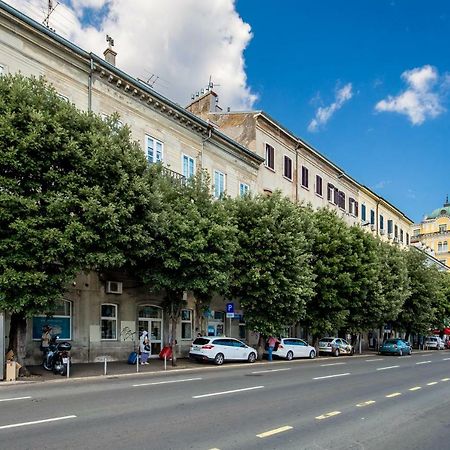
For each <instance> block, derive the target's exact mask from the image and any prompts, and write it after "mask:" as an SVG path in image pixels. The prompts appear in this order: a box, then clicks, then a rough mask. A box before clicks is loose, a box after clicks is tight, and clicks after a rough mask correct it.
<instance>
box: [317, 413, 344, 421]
mask: <svg viewBox="0 0 450 450" xmlns="http://www.w3.org/2000/svg"><path fill="white" fill-rule="evenodd" d="M340 413H341V412H340V411H331V412H329V413H326V414H322V415H321V416H317V417H316V419H317V420H323V419H328V417H333V416H337V415H338V414H340Z"/></svg>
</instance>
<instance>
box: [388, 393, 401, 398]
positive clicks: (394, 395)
mask: <svg viewBox="0 0 450 450" xmlns="http://www.w3.org/2000/svg"><path fill="white" fill-rule="evenodd" d="M399 395H402V393H401V392H394V393H393V394H389V395H386V398H392V397H398V396H399Z"/></svg>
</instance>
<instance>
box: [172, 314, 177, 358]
mask: <svg viewBox="0 0 450 450" xmlns="http://www.w3.org/2000/svg"><path fill="white" fill-rule="evenodd" d="M177 322H178V320H177V319H174V318H172V320H171V334H172V367H176V365H177V340H176V336H177Z"/></svg>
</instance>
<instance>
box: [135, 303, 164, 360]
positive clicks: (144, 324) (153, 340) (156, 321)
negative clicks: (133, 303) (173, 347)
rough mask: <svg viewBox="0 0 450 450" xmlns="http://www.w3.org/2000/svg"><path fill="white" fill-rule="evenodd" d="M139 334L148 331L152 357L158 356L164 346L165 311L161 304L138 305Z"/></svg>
mask: <svg viewBox="0 0 450 450" xmlns="http://www.w3.org/2000/svg"><path fill="white" fill-rule="evenodd" d="M137 315H138V330H139V336H140V335H141V334H142V332H143V331H147V333H148V336H149V339H150V349H151V350H150V358H157V357H158V356H159V353H160V352H161V350H162V347H163V328H162V326H163V312H162V309H161V308H160V307H159V306H154V305H142V306H139V307H138V314H137Z"/></svg>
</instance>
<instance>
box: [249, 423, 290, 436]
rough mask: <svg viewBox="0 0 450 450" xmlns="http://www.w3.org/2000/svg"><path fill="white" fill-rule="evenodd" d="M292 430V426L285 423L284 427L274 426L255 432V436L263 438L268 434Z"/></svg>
mask: <svg viewBox="0 0 450 450" xmlns="http://www.w3.org/2000/svg"><path fill="white" fill-rule="evenodd" d="M289 430H292V427H291V426H289V425H286V426H284V427H280V428H275V429H274V430H269V431H264V433H260V434H257V435H256V437H259V438H265V437H269V436H273V435H274V434H278V433H283V432H284V431H289Z"/></svg>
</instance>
